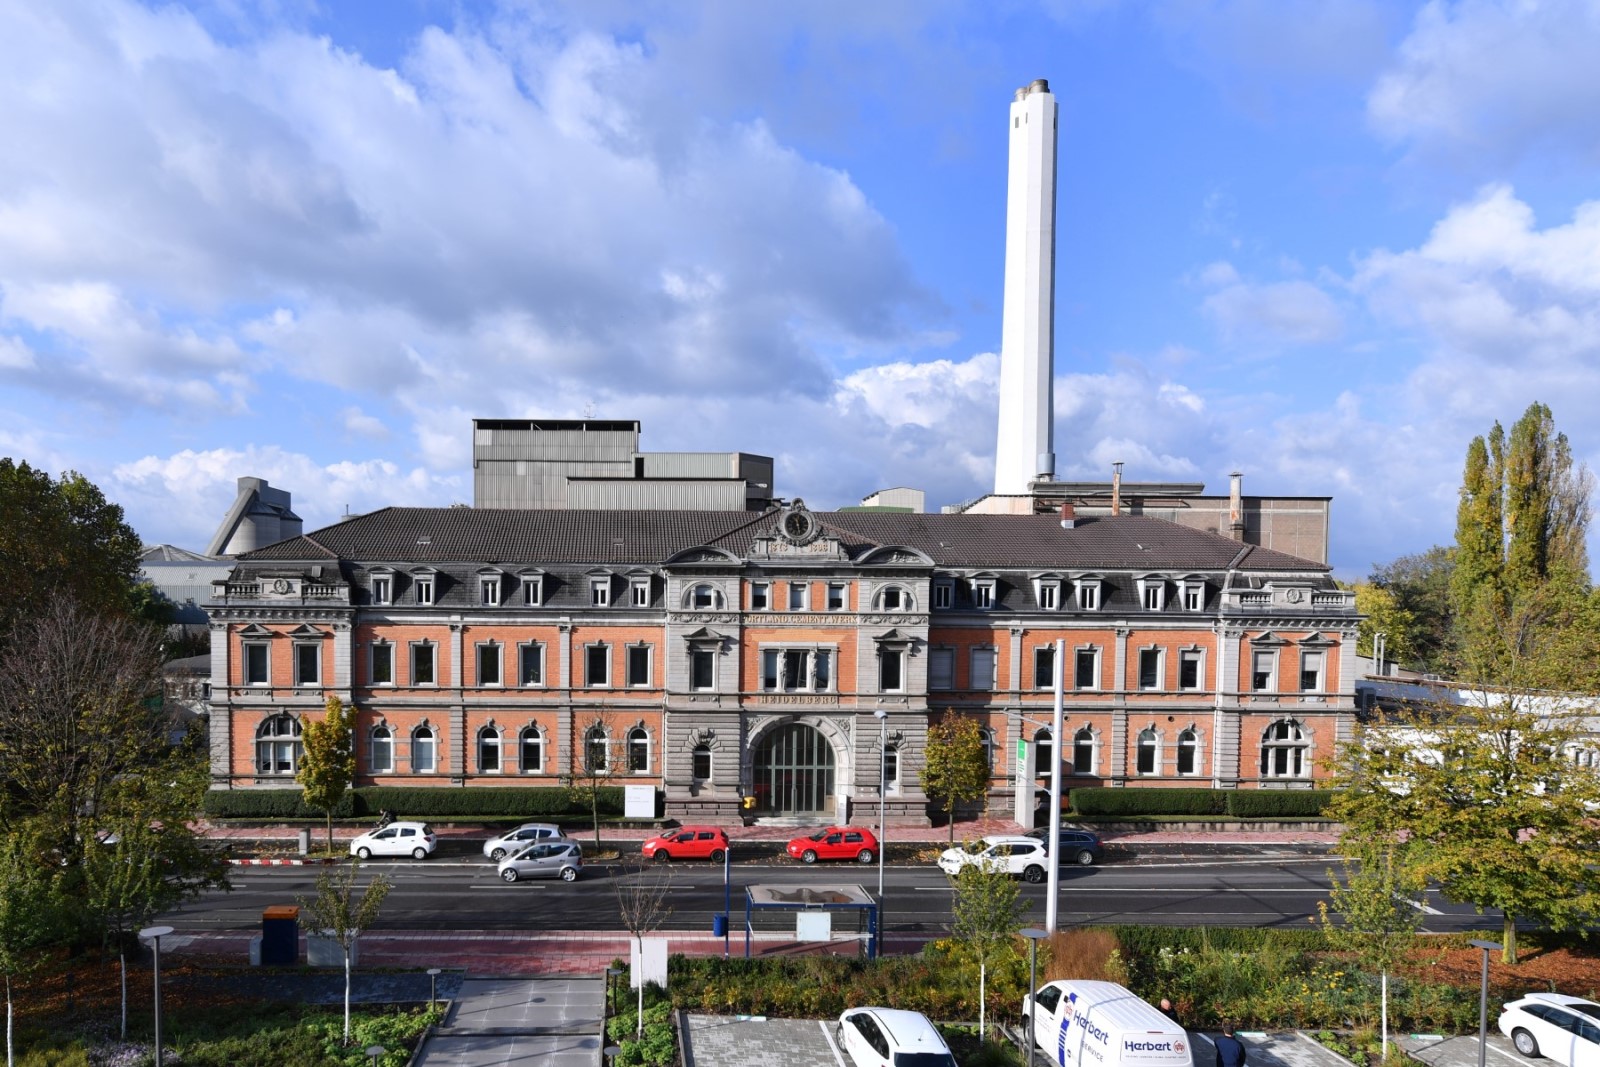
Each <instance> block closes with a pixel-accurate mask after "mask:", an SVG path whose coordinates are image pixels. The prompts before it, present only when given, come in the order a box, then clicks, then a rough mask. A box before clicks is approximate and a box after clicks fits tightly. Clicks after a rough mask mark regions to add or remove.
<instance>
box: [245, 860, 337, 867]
mask: <svg viewBox="0 0 1600 1067" xmlns="http://www.w3.org/2000/svg"><path fill="white" fill-rule="evenodd" d="M338 862H339V861H338V860H335V859H325V860H299V859H296V860H284V859H247V860H229V861H228V865H229V866H230V867H323V866H327V865H330V864H334V863H338Z"/></svg>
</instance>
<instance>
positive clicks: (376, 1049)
mask: <svg viewBox="0 0 1600 1067" xmlns="http://www.w3.org/2000/svg"><path fill="white" fill-rule="evenodd" d="M388 1051H389V1050H388V1049H386V1048H384V1047H383V1046H382V1045H368V1046H367V1059H369V1060H371V1061H372V1067H378V1057H379V1056H382V1055H383V1054H384V1053H385V1052H388Z"/></svg>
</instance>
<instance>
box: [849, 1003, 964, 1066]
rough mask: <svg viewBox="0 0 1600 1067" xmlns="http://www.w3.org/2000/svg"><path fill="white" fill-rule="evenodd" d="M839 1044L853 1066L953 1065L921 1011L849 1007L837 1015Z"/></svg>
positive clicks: (944, 1047)
mask: <svg viewBox="0 0 1600 1067" xmlns="http://www.w3.org/2000/svg"><path fill="white" fill-rule="evenodd" d="M839 1043H840V1044H841V1045H843V1046H844V1050H845V1052H846V1053H847V1054H848V1055H849V1057H850V1060H851V1062H852V1063H854V1064H855V1065H856V1067H956V1058H955V1057H954V1056H952V1055H951V1054H950V1046H949V1045H946V1044H945V1043H944V1038H942V1037H940V1036H939V1031H937V1030H935V1029H934V1028H933V1024H932V1023H930V1022H929V1021H928V1017H927V1016H926V1015H923V1014H921V1013H920V1012H915V1011H901V1010H900V1009H898V1008H851V1009H850V1010H849V1011H847V1012H845V1013H844V1014H843V1015H841V1016H839Z"/></svg>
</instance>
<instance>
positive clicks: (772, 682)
mask: <svg viewBox="0 0 1600 1067" xmlns="http://www.w3.org/2000/svg"><path fill="white" fill-rule="evenodd" d="M782 655H783V653H781V652H779V651H778V650H777V649H775V648H766V649H762V650H761V688H762V689H767V690H772V689H776V688H778V679H779V675H780V669H781V665H782V663H783V660H782Z"/></svg>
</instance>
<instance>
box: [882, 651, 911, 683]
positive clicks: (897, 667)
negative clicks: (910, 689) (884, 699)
mask: <svg viewBox="0 0 1600 1067" xmlns="http://www.w3.org/2000/svg"><path fill="white" fill-rule="evenodd" d="M904 688H905V653H904V652H902V651H900V650H899V649H898V648H885V649H880V650H879V651H878V689H879V690H880V691H882V692H885V693H898V692H900V691H901V690H902V689H904Z"/></svg>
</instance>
